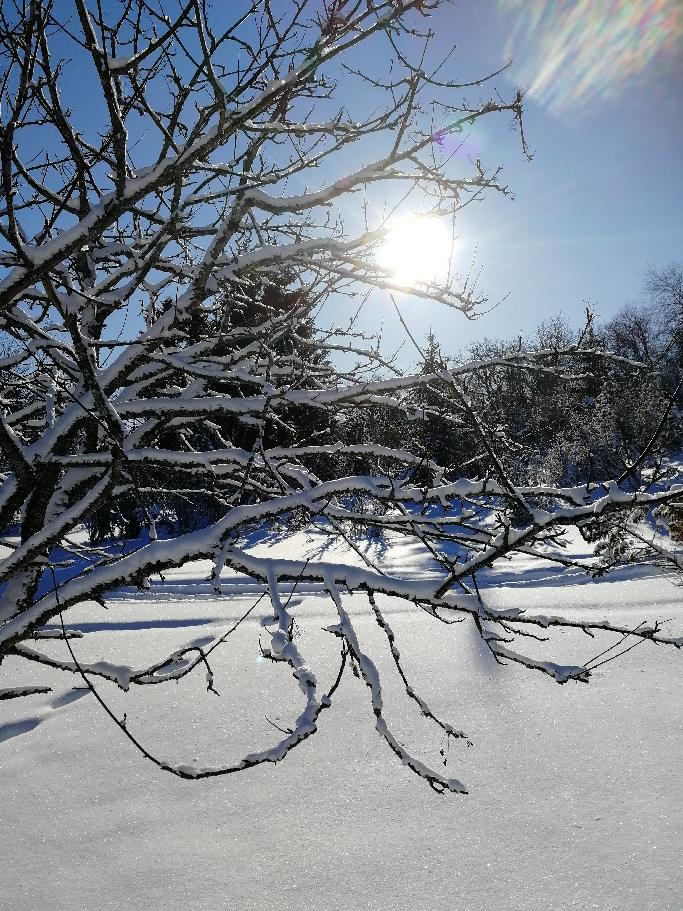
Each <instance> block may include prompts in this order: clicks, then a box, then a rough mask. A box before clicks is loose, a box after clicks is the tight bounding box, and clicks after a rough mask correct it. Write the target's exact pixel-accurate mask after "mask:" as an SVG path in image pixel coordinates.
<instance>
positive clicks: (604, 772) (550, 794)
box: [0, 535, 683, 911]
mask: <svg viewBox="0 0 683 911" xmlns="http://www.w3.org/2000/svg"><path fill="white" fill-rule="evenodd" d="M272 546H274V545H273V542H272V541H271V542H268V541H264V542H262V543H261V544H260V545H259V547H257V550H258V549H259V548H261V549H264V548H268V547H272ZM278 546H279V547H280V549H281V550H282V552H283V555H287V554H295V555H296V556H297V558H300V557H301V554H302V553H303V552H305V551H306V550H307V549H308V551H309V552H312V550H313V549H315V548H316V547H319V546H320V541H312V540H309V539H304V538H303V536H301V535H300V536H294V537H292V538H289V539H286V540H285V541H284V542H280V544H279V545H278ZM372 549H373V553H372V556H373V557H374V558H376V559H377V560H378V561H379V562H380V564H382V563H383V561H384V565H385V566H386V565H387V564H386V561H387V557H386V555H384V554H383V553H382V551H381V547H380V545H379V544H377V543H375V545H373V548H372ZM331 550H332V551H333V550H334V548H331ZM333 558H334V557H333V554H332V555H330V553H329V552H328V553H327V554H326V556H325V559H333ZM392 561H393V564H392V565H393V568H394V569H396V568H398V567H399V566H400V568H401V570H402V571H403V572H412V573H414V574H415V575H418V576H419V575H420V574H423V573H426V572H429V571H430V567H429V566H427V565H425V564H424V563H423V562H421V561H420V559H419V555H418V554H417V553H416V552H415V551H413V550H411V549H410V547H403V548H402V549H399V550H396V549H392ZM388 568H392V566H391V565H390V566H388ZM208 570H209V566H208V564H206V565H202V564H196V565H193V566H192V567H190V568H189V569H188V568H184V569H183V570H178V571H174V572H170V573H169V574H168V575H167V578H166V581H165V582H163V583H160V582H157V581H154V582H153V585H152V589H151V591H150V592H144V593H143V592H139V593H138V592H133V591H126V590H122V591H121V592H119V593H117V595H116V596H115V597H113V598H111V600H110V601H109V602H108V607H109V609H108V610H104V609H103V608H102V607H100V606H96V605H92V606H89V607H84V608H82V609H79V611H78V612H75V611H71V612H70V613H69V615H68V618H67V620H68V622H67V626H68V627H72V628H80V629H81V630H82V631H83V632H84V633H85V635H84V637H83V638H81V639H75V640H72V641H73V646H74V650H75V652H76V654H77V656H78V657H79V659H81V660H83V661H96V660H99V659H102V658H106V659H107V660H108V661H114V662H120V663H122V664H130V665H132V666H134V667H141V666H144V665H145V664H146V663H149V662H151V661H153V660H155V659H160V658H162V657H163V656H164V655H166V654H168V653H169V652H171V651H173V650H174V649H175V648H178V647H180V646H181V645H185V644H187V643H188V642H191V641H194V642H196V643H197V644H201V643H207V642H209V641H211V640H213V639H214V638H215V637H216V636H217V635H218V634H220V633H221V632H222V631H224V630H226V629H227V628H229V627H230V626H231V624H232V622H233V621H234V620H235V619H237V618H238V617H239V616H241V614H243V613H244V611H245V610H246V609H247V607H248V606H249V605H250V604H251V603H253V601H254V600H255V598H256V597H257V596H258V594H259V593H260V592H261V591H262V587H260V586H258V585H256V584H255V583H253V582H251V581H249V580H247V579H244V578H240V577H238V576H235V575H226V577H225V579H224V585H223V594H222V595H221V596H218V595H217V594H216V593H215V592H214V591H213V589H212V588H211V586H210V585H209V584H208V583H203V582H202V581H201V579H202V577H205V576H206V575H207V573H208ZM482 584H483V585H484V587H485V597H486V599H487V601H488V603H489V604H490V605H492V606H494V607H503V606H505V607H508V606H517V607H524V608H529V609H534V610H536V611H538V612H539V613H541V612H544V613H549V612H552V613H563V614H566V615H570V616H581V617H584V616H587V615H589V616H591V617H596V616H605V617H609V618H610V619H611V620H612V621H613V622H625V623H631V622H633V625H635V623H637V622H639V621H640V620H642V619H649V620H655V619H663V618H671V623H670V624H669V628H670V629H672V630H674V629H679V630H680V629H681V626H683V588H680V587H679V586H678V585H676V584H675V579H674V577H673V576H671V575H665V574H663V573H661V572H660V571H658V570H655V569H645V568H634V569H629V570H623V571H621V572H620V573H616V574H613V575H610V576H607V577H606V578H605V579H602V580H599V581H598V582H595V583H591V582H589V581H586V580H585V579H584V578H583V577H582V576H580V575H578V574H575V573H573V572H571V571H567V570H563V569H562V568H561V567H557V566H552V565H551V564H546V563H538V562H536V563H534V564H533V565H532V564H531V563H529V562H528V561H526V560H525V559H524V558H519V559H516V560H514V561H512V562H511V563H508V564H505V565H504V566H503V567H502V568H500V569H497V570H496V571H495V572H491V573H490V574H489V576H488V578H485V579H482ZM347 602H348V607H349V610H350V611H351V612H352V614H353V616H354V621H355V624H356V628H357V631H358V633H359V636H360V637H361V638H362V640H363V644H364V647H365V648H366V649H367V651H368V652H369V653H370V654H371V656H372V658H373V660H375V662H376V663H377V665H378V666H379V667H380V669H381V670H382V671H383V672H384V676H383V681H384V686H385V702H386V704H387V708H388V712H387V715H388V719H389V721H390V722H391V723H392V724H393V728H394V730H395V732H396V733H397V734H398V735H399V736H400V739H401V740H402V741H403V742H404V743H406V744H409V745H410V746H411V748H412V751H413V753H415V754H416V755H417V756H419V757H420V758H422V759H424V760H425V761H428V762H431V763H433V764H435V765H436V766H437V767H440V768H443V765H440V764H442V763H443V759H442V756H441V754H440V752H439V751H440V750H443V751H444V754H445V758H446V760H447V763H448V765H447V772H448V774H449V775H453V776H455V777H457V778H459V779H460V780H462V781H463V782H464V783H465V784H466V785H467V786H468V788H469V791H470V793H469V794H468V795H467V796H459V795H456V794H446V795H444V796H438V795H437V794H435V793H434V792H433V791H432V790H430V788H429V787H428V786H427V785H426V784H425V783H424V782H423V781H421V780H420V779H418V778H417V777H416V776H415V775H413V774H412V773H411V772H410V771H409V770H408V769H406V768H405V767H404V766H403V765H401V763H400V762H398V760H397V759H396V757H395V756H394V755H393V754H392V753H391V752H390V751H389V749H388V748H387V746H386V744H385V743H384V742H383V741H382V740H380V738H379V737H378V736H377V733H376V732H375V730H374V726H373V725H374V718H373V715H372V710H371V707H370V702H369V697H368V691H367V689H366V688H365V686H364V685H363V683H362V682H361V681H359V680H357V679H356V678H355V677H354V676H353V675H352V674H351V673H350V672H347V673H346V674H345V676H344V679H343V681H342V684H341V686H340V688H339V690H338V691H337V693H336V694H335V696H334V699H333V706H332V707H331V709H330V710H329V711H326V712H324V713H323V715H322V716H321V719H320V729H319V731H318V733H317V734H316V735H315V736H313V737H312V738H310V739H309V740H307V741H306V742H305V743H303V744H302V745H301V746H300V747H299V748H297V749H296V750H295V751H294V752H292V753H291V754H290V755H289V756H288V757H287V758H286V759H285V760H284V761H283V762H282V763H280V764H278V765H268V766H266V767H260V768H257V769H253V770H249V771H246V772H243V773H240V774H238V775H232V776H229V777H226V778H215V779H205V780H201V781H183V780H180V779H178V778H174V777H171V776H169V775H167V774H164V773H162V772H160V771H159V770H158V769H156V768H155V767H154V766H152V765H151V764H150V763H149V762H147V761H145V760H144V759H143V758H142V757H141V756H140V755H139V754H138V753H137V752H136V751H135V750H134V749H133V747H132V746H131V744H130V743H129V742H128V741H126V740H125V738H124V737H123V736H122V734H121V732H120V731H119V730H118V729H117V728H116V727H115V726H114V725H113V723H112V722H111V720H110V719H109V718H108V717H107V716H106V715H105V713H104V712H103V710H102V709H101V707H100V706H99V705H98V704H97V703H96V702H95V700H94V699H93V697H92V696H91V695H90V694H89V693H88V691H87V690H85V689H84V688H83V685H82V681H80V680H79V679H78V678H76V677H73V678H72V677H67V676H66V675H64V674H59V673H56V672H53V671H50V670H48V669H44V670H39V671H36V673H35V676H34V678H33V679H31V680H25V679H21V680H16V679H15V678H14V677H13V675H12V671H13V668H14V669H15V668H16V665H13V664H12V660H11V659H9V660H7V661H6V662H5V665H3V667H2V668H0V687H2V686H8V685H10V684H12V685H16V684H17V683H27V684H29V683H30V684H36V683H43V682H45V683H46V684H48V685H51V686H53V687H54V689H53V692H51V693H50V694H47V695H44V696H33V697H30V698H26V699H14V700H11V701H5V702H0V770H1V777H0V820H1V827H0V831H2V863H1V865H0V908H2V909H3V911H5V909H8V911H10V909H11V911H15V909H16V911H33V909H35V908H45V909H50V911H52V909H54V911H62V909H63V911H67V909H68V911H79V909H89V911H104V909H117V911H118V909H130V908H144V909H149V911H156V909H177V911H181V909H182V911H232V909H235V911H237V909H239V911H255V909H259V911H266V909H274V911H288V909H297V911H305V909H310V911H318V909H323V908H325V909H326V908H330V909H340V911H341V909H363V911H374V909H382V911H389V909H392V911H393V909H396V911H423V909H424V911H452V909H456V908H460V909H464V911H526V909H529V911H531V909H533V911H537V909H544V911H569V909H577V911H579V909H580V911H587V909H604V911H607V909H609V911H612V909H614V911H674V909H679V908H680V907H681V888H682V886H683V882H682V878H681V868H680V856H681V849H682V848H683V812H682V811H683V787H682V785H681V756H682V755H683V749H682V748H683V726H682V725H681V720H680V709H681V702H682V701H681V674H680V659H681V653H680V651H676V650H675V649H673V648H667V647H663V646H653V645H652V644H650V643H644V644H642V645H641V646H640V647H638V648H635V649H633V650H632V651H631V652H629V653H628V654H626V655H624V656H623V657H622V658H620V659H619V660H617V661H613V662H610V663H608V664H606V665H604V667H601V668H599V669H598V670H596V671H595V673H594V674H593V677H592V681H591V683H590V684H589V685H583V684H580V683H572V682H570V683H568V684H567V685H565V686H559V685H557V684H556V683H555V682H553V681H552V680H551V679H549V678H548V677H545V676H543V675H541V674H538V673H534V672H532V671H525V670H524V669H522V668H519V667H511V666H506V667H502V666H500V665H497V664H496V663H495V662H494V660H493V659H492V657H491V656H490V654H489V653H488V652H487V651H486V650H485V648H484V647H483V646H482V643H481V641H480V639H479V638H478V636H477V634H476V630H474V628H473V626H472V624H471V623H470V622H465V623H461V624H455V625H453V626H445V625H444V624H441V623H438V622H436V621H434V620H433V619H431V618H429V617H427V616H425V615H424V614H421V613H420V612H419V611H417V609H414V608H412V607H409V606H407V605H406V604H404V603H398V602H393V603H392V602H391V601H390V600H389V599H384V600H383V601H382V604H383V607H384V608H385V612H386V615H387V617H388V619H389V620H390V622H391V625H392V627H393V629H394V632H395V633H396V637H397V643H398V646H399V648H400V649H401V653H402V656H403V658H404V663H405V668H406V670H407V671H408V672H409V674H410V676H411V678H412V682H413V683H414V684H415V685H416V688H417V689H419V690H420V692H421V693H422V695H423V696H425V697H426V698H427V699H428V701H429V702H430V704H431V705H432V707H433V708H434V709H435V710H438V712H439V713H440V714H441V715H442V716H443V717H445V718H446V719H447V720H449V721H450V722H452V723H453V724H454V725H455V726H456V727H460V728H464V729H465V731H466V732H467V733H468V735H469V737H470V739H471V740H472V743H473V745H472V746H471V747H468V746H467V745H466V744H465V742H464V741H462V740H460V741H453V740H451V742H450V744H446V743H445V742H444V740H443V738H442V737H440V736H439V735H440V734H441V732H440V731H439V729H438V728H435V727H434V726H433V725H430V724H428V723H427V721H426V719H424V718H421V717H420V714H419V709H418V708H417V706H416V705H415V704H414V703H408V702H407V700H406V698H405V693H403V694H402V691H401V689H400V687H399V686H398V681H397V675H396V672H395V670H393V667H392V666H391V664H390V657H389V655H388V653H387V649H386V641H385V640H383V639H382V638H381V634H380V633H379V631H378V628H377V626H376V624H375V621H374V619H373V618H372V617H371V615H369V613H368V610H367V605H366V602H365V601H364V599H363V598H361V597H360V596H356V597H355V598H353V599H351V598H348V599H347ZM292 603H293V604H296V607H295V608H294V610H293V612H294V613H295V616H296V620H297V627H298V630H299V634H298V637H297V640H296V641H297V644H298V646H299V647H300V649H301V651H302V653H303V654H304V656H305V657H306V658H307V659H309V660H310V661H311V662H312V663H313V662H314V663H315V667H316V670H317V671H318V673H319V674H320V677H321V678H322V679H323V680H325V681H329V682H331V681H332V678H333V676H334V673H335V672H336V663H335V662H336V661H337V655H338V650H339V648H338V640H336V639H335V638H334V637H332V636H330V635H329V634H328V633H326V632H324V631H323V630H322V627H324V626H327V625H328V624H329V623H330V622H332V621H333V619H334V618H333V612H332V609H331V604H330V602H329V598H327V597H326V596H325V595H324V593H323V592H322V591H321V590H320V589H318V588H315V587H312V586H308V587H306V588H303V589H302V590H300V591H297V592H296V595H295V598H294V599H293V602H292ZM269 614H270V610H269V605H268V601H267V599H266V598H264V599H263V601H262V602H261V603H260V604H259V606H258V607H257V608H256V610H255V611H254V612H253V614H252V615H250V617H249V618H248V619H247V620H246V621H245V622H244V623H243V624H242V626H240V627H239V629H238V630H237V631H236V632H235V633H234V634H233V635H232V636H230V637H229V638H228V640H227V642H226V644H225V645H223V646H220V647H219V648H218V649H216V651H215V652H214V653H213V655H212V658H213V659H214V660H213V661H212V665H213V669H214V673H215V679H214V684H215V687H216V689H217V690H218V692H219V693H220V697H218V696H216V695H214V694H212V693H209V692H207V690H206V681H205V677H204V673H203V672H202V670H201V669H198V670H197V671H195V672H194V673H193V674H192V675H191V676H189V677H186V678H184V679H183V680H182V681H180V682H179V683H178V684H174V683H171V684H165V685H163V686H149V687H134V688H132V690H131V692H130V693H129V694H127V695H126V694H124V693H122V692H120V691H119V690H118V689H117V688H116V687H114V686H113V685H111V684H108V683H106V682H102V681H99V682H97V686H98V690H99V691H100V692H101V693H102V695H103V696H104V697H105V698H106V699H107V702H108V703H109V704H110V705H111V706H112V708H113V709H114V710H115V711H117V712H118V714H119V715H122V714H123V712H124V711H125V712H126V713H127V722H128V726H129V728H130V730H131V731H134V732H135V733H136V734H137V735H138V736H139V737H140V738H141V739H142V741H143V742H144V743H145V745H146V746H147V747H149V748H150V749H151V750H152V751H153V752H154V753H156V754H158V755H159V756H160V757H162V758H163V759H166V760H168V761H171V762H174V763H175V762H180V761H183V760H186V761H188V762H191V763H192V762H197V763H199V764H200V765H208V764H211V763H219V762H222V761H227V760H232V759H239V758H240V757H241V756H242V755H243V754H244V753H245V752H249V751H250V750H254V749H256V748H260V747H262V746H267V745H269V744H272V743H275V742H276V740H277V739H278V738H280V737H281V736H282V735H281V734H280V733H279V732H278V731H277V730H276V728H275V727H274V725H277V726H279V727H283V728H286V727H287V726H288V725H289V724H290V723H291V721H292V720H293V719H294V718H295V717H296V715H297V714H298V713H299V711H300V710H301V705H302V701H301V693H300V691H299V690H298V688H297V686H296V684H295V681H293V679H292V677H291V670H290V669H288V668H284V667H281V666H279V665H273V664H272V663H271V662H267V661H265V660H264V659H263V657H262V655H261V652H260V649H259V645H258V642H259V636H260V637H261V639H262V641H263V644H264V645H267V639H268V637H267V636H265V638H264V630H263V627H262V626H261V624H260V622H259V621H260V619H261V618H263V617H264V616H265V615H269ZM614 641H615V637H614V636H611V637H610V636H607V635H605V636H601V637H597V638H596V639H590V638H589V637H587V636H585V635H584V634H583V633H581V632H571V631H566V632H562V631H556V632H555V634H554V636H553V642H552V643H546V644H543V645H541V644H534V645H535V648H536V649H537V650H538V654H539V655H540V654H542V653H543V654H547V655H548V656H549V657H551V658H553V659H557V660H561V661H567V662H570V663H580V662H583V661H585V660H587V659H588V658H589V657H591V656H592V655H594V654H596V653H597V652H598V651H600V650H601V649H602V648H605V647H607V646H608V645H611V644H612V643H613V642H614ZM525 644H526V640H525ZM43 645H44V643H41V647H43ZM548 646H549V648H548ZM45 647H46V648H47V647H48V646H45ZM49 647H50V648H51V649H52V650H53V653H54V654H58V653H59V654H62V655H63V657H64V658H68V655H67V654H66V653H65V652H64V645H63V643H61V642H54V643H50V644H49ZM58 650H61V651H58Z"/></svg>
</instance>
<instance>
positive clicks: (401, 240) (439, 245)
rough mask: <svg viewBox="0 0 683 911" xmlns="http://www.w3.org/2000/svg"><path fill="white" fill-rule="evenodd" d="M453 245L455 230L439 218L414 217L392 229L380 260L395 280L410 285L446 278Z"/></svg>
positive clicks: (382, 249) (379, 257)
mask: <svg viewBox="0 0 683 911" xmlns="http://www.w3.org/2000/svg"><path fill="white" fill-rule="evenodd" d="M452 247H453V238H452V235H451V232H450V230H449V229H448V228H447V227H446V225H445V224H444V223H443V222H442V221H440V220H439V219H438V218H434V217H431V216H425V217H423V218H413V219H411V220H410V221H404V222H401V223H400V224H397V225H396V226H395V227H393V228H391V230H390V231H389V232H388V234H387V236H386V238H385V240H384V243H383V244H382V247H381V248H380V250H379V252H378V254H377V262H378V264H379V265H380V266H382V267H383V268H384V269H387V270H388V271H389V272H390V273H391V277H392V280H393V281H395V282H396V283H397V284H399V285H402V286H404V287H406V288H410V287H412V286H413V285H415V284H417V283H418V282H438V281H445V280H446V278H447V277H448V269H449V264H450V259H451V252H452Z"/></svg>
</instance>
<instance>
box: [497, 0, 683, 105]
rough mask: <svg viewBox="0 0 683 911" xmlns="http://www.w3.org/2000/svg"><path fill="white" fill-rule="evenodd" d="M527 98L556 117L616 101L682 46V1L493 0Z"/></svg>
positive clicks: (509, 51) (679, 51) (508, 49)
mask: <svg viewBox="0 0 683 911" xmlns="http://www.w3.org/2000/svg"><path fill="white" fill-rule="evenodd" d="M498 5H499V7H501V8H502V9H503V10H505V11H506V12H508V13H510V14H511V17H510V18H511V20H512V30H511V32H510V34H509V38H508V41H507V47H506V51H507V53H508V54H509V55H510V56H511V57H514V58H515V62H516V64H517V72H518V77H519V79H520V81H521V82H522V83H523V84H524V85H526V87H527V90H528V95H529V96H530V97H532V98H534V99H535V100H536V101H538V102H539V103H540V104H542V105H544V106H545V107H547V108H549V109H550V110H553V111H555V112H556V113H560V112H563V111H566V110H568V109H578V108H582V107H585V106H587V105H588V104H589V103H591V102H594V101H595V100H596V99H609V98H614V97H616V96H617V95H618V94H619V93H620V92H621V91H622V90H623V89H624V87H625V85H626V83H627V82H628V81H630V80H631V79H633V77H635V76H638V75H640V74H641V73H643V72H644V71H645V70H646V68H647V67H648V66H650V65H651V64H652V63H654V62H655V61H658V60H663V59H665V58H666V57H668V56H669V55H672V54H675V53H678V54H680V53H681V50H682V49H683V2H682V0H573V2H572V0H554V2H553V0H498Z"/></svg>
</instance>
